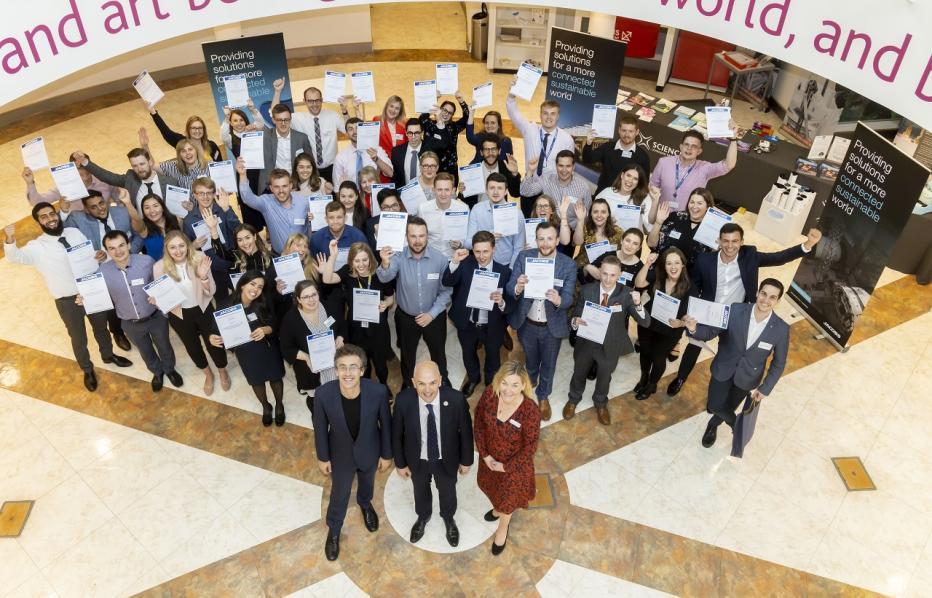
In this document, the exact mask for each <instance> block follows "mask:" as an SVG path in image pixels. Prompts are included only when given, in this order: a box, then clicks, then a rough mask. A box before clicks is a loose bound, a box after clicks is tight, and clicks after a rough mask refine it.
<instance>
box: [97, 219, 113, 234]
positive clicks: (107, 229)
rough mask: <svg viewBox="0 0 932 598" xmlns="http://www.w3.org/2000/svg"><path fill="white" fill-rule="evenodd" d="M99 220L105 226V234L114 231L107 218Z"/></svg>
mask: <svg viewBox="0 0 932 598" xmlns="http://www.w3.org/2000/svg"><path fill="white" fill-rule="evenodd" d="M98 220H100V223H101V224H103V225H104V233H109V232H110V231H112V230H113V229H112V228H110V225H109V224H108V223H107V219H106V218H98Z"/></svg>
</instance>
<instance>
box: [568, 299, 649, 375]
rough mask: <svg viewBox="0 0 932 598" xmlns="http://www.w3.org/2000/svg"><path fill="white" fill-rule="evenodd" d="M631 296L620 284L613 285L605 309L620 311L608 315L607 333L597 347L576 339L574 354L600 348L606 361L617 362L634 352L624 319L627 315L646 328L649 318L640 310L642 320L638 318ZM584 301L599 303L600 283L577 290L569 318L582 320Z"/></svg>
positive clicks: (584, 340)
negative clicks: (614, 308)
mask: <svg viewBox="0 0 932 598" xmlns="http://www.w3.org/2000/svg"><path fill="white" fill-rule="evenodd" d="M632 292H633V291H632V290H631V289H630V288H628V287H626V286H625V285H623V284H616V285H615V290H614V291H612V293H611V294H610V295H609V296H608V306H609V307H613V306H619V307H620V309H619V311H617V312H615V313H613V314H612V317H611V319H610V320H609V322H608V332H606V333H605V342H604V343H603V344H602V345H601V346H600V345H598V344H597V343H595V342H593V341H590V340H589V339H586V338H582V337H577V338H576V350H577V351H583V350H592V349H598V348H601V350H602V351H603V354H604V355H605V357H606V358H607V359H610V360H611V359H615V360H617V359H618V358H620V357H621V356H622V355H627V354H628V353H631V352H632V351H634V346H632V344H631V337H629V336H628V327H627V326H626V325H625V324H626V318H625V315H626V314H629V315H630V316H631V317H632V318H634V319H635V320H636V321H637V323H638V325H640V326H644V327H645V328H646V327H648V326H649V325H650V316H649V315H648V314H647V310H646V309H645V310H644V317H641V316H640V315H638V312H637V307H636V306H635V305H634V302H633V301H632V300H631V293H632ZM586 301H591V302H592V303H600V302H601V301H602V283H601V282H590V283H589V284H586V285H583V286H582V287H581V288H580V289H579V293H578V294H577V295H576V307H575V308H574V309H573V317H576V318H579V317H582V312H583V309H585V307H586ZM616 309H617V308H616Z"/></svg>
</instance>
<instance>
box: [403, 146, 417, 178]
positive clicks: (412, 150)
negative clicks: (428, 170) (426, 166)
mask: <svg viewBox="0 0 932 598" xmlns="http://www.w3.org/2000/svg"><path fill="white" fill-rule="evenodd" d="M420 150H421V146H417V147H411V144H410V143H409V144H408V151H407V152H406V153H405V161H404V169H405V183H410V182H411V181H413V180H414V179H416V178H418V177H419V176H421V161H420V159H419V156H418V152H420ZM412 159H413V160H414V171H415V174H414V176H413V177H412V176H410V174H411V160H412Z"/></svg>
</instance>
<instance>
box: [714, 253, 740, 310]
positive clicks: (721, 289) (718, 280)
mask: <svg viewBox="0 0 932 598" xmlns="http://www.w3.org/2000/svg"><path fill="white" fill-rule="evenodd" d="M717 262H718V265H717V266H716V268H717V270H718V273H717V274H716V276H715V302H716V303H724V304H725V305H731V304H732V303H740V302H742V301H744V284H743V283H742V282H741V269H740V268H739V267H738V257H737V256H735V259H733V260H731V261H730V262H728V263H727V264H726V263H725V262H723V261H722V252H721V251H719V252H718V260H717Z"/></svg>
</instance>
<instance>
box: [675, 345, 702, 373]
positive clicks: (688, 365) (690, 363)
mask: <svg viewBox="0 0 932 598" xmlns="http://www.w3.org/2000/svg"><path fill="white" fill-rule="evenodd" d="M701 354H702V347H698V346H696V345H693V344H692V343H690V344H688V345H686V349H685V350H684V351H683V354H682V356H680V369H679V372H677V374H676V377H677V378H679V379H680V380H684V381H685V380H686V379H687V378H689V374H691V373H692V371H693V368H694V367H696V362H697V361H699V355H701Z"/></svg>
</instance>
